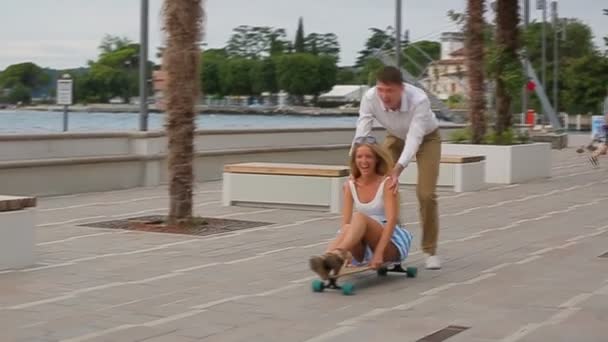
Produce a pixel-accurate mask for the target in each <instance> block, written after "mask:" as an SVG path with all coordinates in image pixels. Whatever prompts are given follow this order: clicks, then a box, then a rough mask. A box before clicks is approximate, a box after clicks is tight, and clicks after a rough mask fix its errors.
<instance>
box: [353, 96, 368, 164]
mask: <svg viewBox="0 0 608 342" xmlns="http://www.w3.org/2000/svg"><path fill="white" fill-rule="evenodd" d="M373 123H374V115H373V114H372V108H371V104H370V103H369V101H368V100H367V96H366V95H363V97H362V98H361V106H360V107H359V118H358V119H357V130H356V131H355V136H354V137H353V141H352V143H351V146H350V152H349V155H350V154H351V153H352V151H353V147H354V145H355V138H357V137H362V136H367V135H369V134H370V133H371V132H372V126H373Z"/></svg>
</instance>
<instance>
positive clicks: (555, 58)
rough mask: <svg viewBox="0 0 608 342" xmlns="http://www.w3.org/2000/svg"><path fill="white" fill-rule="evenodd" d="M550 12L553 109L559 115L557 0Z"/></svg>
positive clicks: (553, 2) (552, 3) (552, 4)
mask: <svg viewBox="0 0 608 342" xmlns="http://www.w3.org/2000/svg"><path fill="white" fill-rule="evenodd" d="M551 12H552V17H553V18H552V19H553V109H554V110H555V113H556V114H557V115H558V117H559V109H558V107H557V97H558V96H557V95H558V94H557V80H558V74H557V65H558V63H559V59H558V56H557V54H558V52H559V51H558V44H559V39H558V35H557V31H558V18H557V1H552V2H551Z"/></svg>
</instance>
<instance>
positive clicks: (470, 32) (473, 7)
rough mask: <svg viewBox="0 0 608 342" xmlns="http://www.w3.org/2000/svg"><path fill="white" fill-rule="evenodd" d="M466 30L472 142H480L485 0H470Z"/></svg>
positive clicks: (483, 124) (483, 105)
mask: <svg viewBox="0 0 608 342" xmlns="http://www.w3.org/2000/svg"><path fill="white" fill-rule="evenodd" d="M467 11H468V16H467V17H468V22H467V30H466V53H467V70H468V73H469V98H470V109H469V110H470V116H471V117H470V120H471V126H472V128H473V136H472V143H473V144H479V143H481V142H482V141H483V137H484V136H485V134H486V117H485V108H486V100H485V88H484V76H483V73H484V70H483V65H484V62H483V61H484V51H483V49H484V41H483V28H484V20H483V13H484V11H485V4H484V0H468V8H467Z"/></svg>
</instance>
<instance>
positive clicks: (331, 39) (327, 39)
mask: <svg viewBox="0 0 608 342" xmlns="http://www.w3.org/2000/svg"><path fill="white" fill-rule="evenodd" d="M305 46H306V51H308V52H310V53H312V54H313V55H327V56H331V57H333V58H335V59H336V60H338V59H339V57H340V43H339V42H338V36H336V35H335V34H334V33H311V34H309V35H308V36H306V39H305Z"/></svg>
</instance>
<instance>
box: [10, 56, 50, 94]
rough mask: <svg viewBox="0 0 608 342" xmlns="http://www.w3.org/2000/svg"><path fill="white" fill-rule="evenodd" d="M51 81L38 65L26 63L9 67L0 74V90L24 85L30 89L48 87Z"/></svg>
mask: <svg viewBox="0 0 608 342" xmlns="http://www.w3.org/2000/svg"><path fill="white" fill-rule="evenodd" d="M49 81H50V79H49V77H48V75H47V74H46V73H45V72H44V70H42V69H41V68H40V67H39V66H38V65H36V64H34V63H31V62H26V63H19V64H13V65H10V66H8V67H7V68H6V69H5V70H4V71H3V72H2V73H1V74H0V88H13V87H16V86H18V85H22V86H24V87H26V88H29V89H36V88H39V87H43V86H46V85H47V84H48V83H49Z"/></svg>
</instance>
